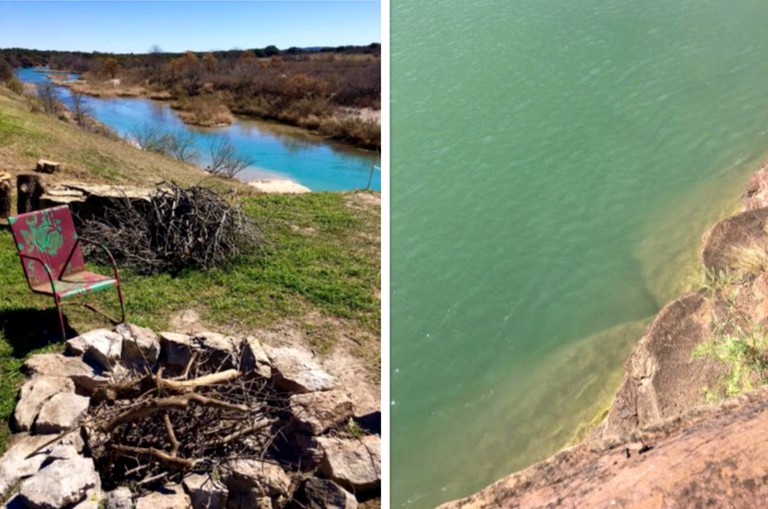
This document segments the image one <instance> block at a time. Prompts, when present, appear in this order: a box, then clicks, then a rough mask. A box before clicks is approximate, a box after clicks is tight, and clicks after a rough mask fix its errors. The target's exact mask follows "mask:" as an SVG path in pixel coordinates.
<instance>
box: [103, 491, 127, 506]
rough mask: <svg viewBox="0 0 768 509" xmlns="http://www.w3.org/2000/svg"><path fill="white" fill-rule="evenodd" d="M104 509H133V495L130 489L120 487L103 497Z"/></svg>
mask: <svg viewBox="0 0 768 509" xmlns="http://www.w3.org/2000/svg"><path fill="white" fill-rule="evenodd" d="M104 509H133V493H131V489H130V488H126V487H125V486H121V487H119V488H117V489H115V490H112V491H110V492H108V493H106V494H105V496H104Z"/></svg>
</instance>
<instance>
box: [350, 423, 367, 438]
mask: <svg viewBox="0 0 768 509" xmlns="http://www.w3.org/2000/svg"><path fill="white" fill-rule="evenodd" d="M347 432H348V433H349V434H350V435H352V437H353V438H357V439H360V438H363V437H364V436H365V430H364V429H363V428H361V427H360V425H359V424H358V423H357V422H355V421H354V420H353V419H350V420H349V423H348V424H347Z"/></svg>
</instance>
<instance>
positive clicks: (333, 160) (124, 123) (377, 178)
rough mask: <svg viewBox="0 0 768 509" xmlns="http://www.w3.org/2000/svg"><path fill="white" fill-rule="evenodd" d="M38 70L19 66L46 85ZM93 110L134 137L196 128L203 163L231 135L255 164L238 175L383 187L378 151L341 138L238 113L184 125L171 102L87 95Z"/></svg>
mask: <svg viewBox="0 0 768 509" xmlns="http://www.w3.org/2000/svg"><path fill="white" fill-rule="evenodd" d="M38 71H39V70H37V69H32V68H27V69H19V70H18V71H17V74H18V76H19V78H20V79H21V80H22V81H24V82H26V83H35V84H41V83H45V82H48V81H49V79H48V77H47V74H46V73H45V72H38ZM56 91H57V94H58V96H59V99H60V100H61V101H62V102H64V104H67V105H71V93H70V92H69V90H68V89H67V88H65V87H56ZM84 101H85V104H86V105H87V107H88V109H89V111H90V112H91V114H92V115H93V117H95V118H96V119H98V120H99V121H101V122H103V123H104V124H106V125H108V126H109V127H111V128H112V129H113V130H114V131H115V132H117V134H119V135H120V136H123V137H130V136H131V134H132V133H134V132H136V131H137V130H141V129H143V128H144V127H145V126H151V127H154V128H158V129H161V130H163V131H187V132H192V133H194V136H195V142H196V146H197V150H198V152H199V154H200V157H201V159H200V162H201V163H202V165H205V164H206V160H205V154H206V152H207V150H208V147H209V145H210V141H211V138H212V137H214V136H221V135H224V136H227V137H228V138H229V139H230V140H231V141H232V143H234V144H235V146H236V147H237V150H238V152H239V153H242V154H244V155H246V156H247V157H248V158H249V159H250V160H251V161H253V165H252V166H250V167H249V168H247V169H246V170H245V171H243V172H242V173H241V174H240V175H238V178H241V179H243V180H257V179H265V178H266V179H288V180H293V181H295V182H298V183H299V184H302V185H304V186H306V187H308V188H310V189H311V190H313V191H346V190H351V189H361V188H365V187H366V186H368V179H369V178H371V184H370V187H371V189H376V190H380V189H381V173H380V171H378V170H376V169H374V171H373V173H371V167H375V168H378V166H380V164H381V163H380V159H379V156H378V154H376V153H374V152H369V151H365V150H357V149H354V148H350V147H346V146H344V145H340V144H337V143H328V142H326V141H324V140H322V139H320V138H318V137H316V136H310V135H308V134H307V133H306V132H305V131H303V130H301V129H298V128H292V127H288V126H282V125H279V124H274V123H268V122H261V121H257V120H246V119H243V118H238V119H237V120H236V121H235V123H234V124H232V125H230V126H227V127H219V128H213V129H202V128H194V127H189V126H187V125H184V123H183V122H182V121H181V120H179V117H178V116H177V115H176V113H175V112H174V111H173V110H172V109H171V107H170V106H169V105H168V103H166V102H161V101H152V100H149V99H135V98H108V99H103V98H95V97H86V98H84Z"/></svg>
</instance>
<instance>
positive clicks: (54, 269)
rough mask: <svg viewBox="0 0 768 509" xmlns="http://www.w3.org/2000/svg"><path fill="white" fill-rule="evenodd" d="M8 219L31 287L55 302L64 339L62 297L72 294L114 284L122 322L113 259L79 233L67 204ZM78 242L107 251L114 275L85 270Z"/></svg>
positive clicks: (102, 247)
mask: <svg viewBox="0 0 768 509" xmlns="http://www.w3.org/2000/svg"><path fill="white" fill-rule="evenodd" d="M8 222H9V224H10V225H11V231H12V232H13V239H14V241H15V242H16V248H17V250H18V254H19V258H20V260H21V266H22V267H23V269H24V275H25V276H26V278H27V283H28V284H29V288H30V290H32V291H33V292H34V293H40V294H44V295H50V296H52V297H53V300H54V301H55V302H56V309H57V311H58V313H59V324H60V325H61V336H62V338H63V339H66V331H65V329H64V316H63V315H62V312H61V301H62V300H63V299H66V298H69V297H73V296H75V295H81V294H90V293H92V292H95V291H99V290H104V289H107V288H112V287H116V288H117V297H118V299H119V301H120V313H121V318H120V323H122V322H125V306H124V305H123V292H122V290H121V289H120V275H119V273H118V270H117V264H115V259H114V258H113V257H112V253H110V252H109V250H108V249H107V248H106V247H104V246H103V245H101V244H98V243H96V242H92V241H88V240H85V239H81V238H80V237H78V235H77V232H76V231H75V224H74V222H73V221H72V213H71V211H70V210H69V207H68V206H67V205H61V206H58V207H53V208H49V209H43V210H38V211H35V212H29V213H26V214H19V215H18V216H15V217H9V218H8ZM81 242H85V243H88V244H93V245H95V246H98V247H100V248H101V249H103V250H104V251H105V252H106V254H107V256H108V258H109V260H110V262H111V263H112V270H113V272H114V277H109V276H102V275H100V274H95V273H93V272H88V271H86V270H85V258H84V257H83V252H82V249H81V248H80V243H81ZM96 311H98V310H96Z"/></svg>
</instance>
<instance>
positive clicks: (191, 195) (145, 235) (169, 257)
mask: <svg viewBox="0 0 768 509" xmlns="http://www.w3.org/2000/svg"><path fill="white" fill-rule="evenodd" d="M82 235H83V237H85V238H87V239H89V240H93V241H94V242H98V243H101V244H104V245H105V246H106V247H107V248H108V249H109V250H110V251H111V252H112V254H113V255H114V256H115V258H116V259H117V260H118V262H119V263H120V265H121V266H124V267H130V268H131V269H132V270H133V271H135V272H136V273H138V274H154V273H161V272H166V273H170V274H176V273H178V272H180V271H181V270H183V269H185V268H188V267H200V268H206V269H207V268H212V267H217V266H221V265H224V264H226V263H227V262H228V261H229V260H231V259H232V258H233V257H235V256H238V255H240V254H244V253H246V252H247V251H249V250H251V249H253V248H255V247H256V246H258V245H259V244H260V243H261V241H260V237H259V235H258V228H257V226H256V224H255V223H254V222H253V221H252V220H251V219H250V218H249V217H248V216H247V215H246V214H245V212H244V211H243V210H242V208H241V206H240V205H239V203H238V202H237V200H236V197H235V196H234V194H232V195H231V196H226V197H224V196H221V195H220V194H219V193H218V192H216V191H215V190H213V189H210V188H206V187H202V186H192V187H189V188H186V189H185V188H182V187H179V186H178V185H176V184H174V183H164V184H162V185H161V186H159V187H158V188H157V192H156V193H154V195H153V196H152V197H151V198H149V199H148V200H146V201H141V202H140V203H138V204H137V202H136V201H135V200H127V199H126V200H119V199H118V200H114V201H113V202H112V203H111V204H110V205H109V206H108V208H107V209H106V210H105V213H104V214H101V215H98V216H94V217H92V218H90V219H88V220H87V221H85V223H84V227H83V230H82ZM91 256H94V257H95V258H96V259H99V256H103V254H101V253H100V250H94V251H93V252H92V253H91ZM102 261H103V262H105V263H106V262H107V260H102Z"/></svg>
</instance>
